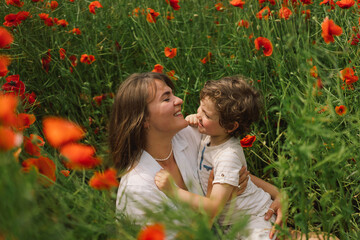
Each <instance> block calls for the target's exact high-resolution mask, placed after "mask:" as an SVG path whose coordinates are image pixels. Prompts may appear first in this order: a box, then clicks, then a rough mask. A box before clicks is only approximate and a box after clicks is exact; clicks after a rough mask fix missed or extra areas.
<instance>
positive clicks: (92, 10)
mask: <svg viewBox="0 0 360 240" xmlns="http://www.w3.org/2000/svg"><path fill="white" fill-rule="evenodd" d="M102 7H103V6H102V5H101V3H100V2H99V1H93V2H91V3H90V5H89V12H90V13H92V14H96V13H95V10H96V9H97V8H102Z"/></svg>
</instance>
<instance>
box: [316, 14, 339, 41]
mask: <svg viewBox="0 0 360 240" xmlns="http://www.w3.org/2000/svg"><path fill="white" fill-rule="evenodd" d="M321 28H322V33H321V36H322V37H323V39H324V41H325V42H326V43H327V44H329V43H330V42H334V37H333V35H335V36H340V35H341V34H342V28H341V27H339V26H338V25H336V24H335V23H334V21H333V20H329V18H328V17H326V18H325V19H324V21H323V22H322V24H321Z"/></svg>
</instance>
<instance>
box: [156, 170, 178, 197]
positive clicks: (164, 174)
mask: <svg viewBox="0 0 360 240" xmlns="http://www.w3.org/2000/svg"><path fill="white" fill-rule="evenodd" d="M155 184H156V186H157V187H158V188H159V189H160V190H161V191H162V192H163V193H165V194H166V195H168V194H170V195H173V194H174V192H175V189H176V185H175V182H174V179H173V178H172V176H171V175H170V173H169V172H168V171H166V170H164V169H161V170H160V171H159V172H157V173H156V175H155Z"/></svg>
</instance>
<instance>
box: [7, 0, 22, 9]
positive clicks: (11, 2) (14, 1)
mask: <svg viewBox="0 0 360 240" xmlns="http://www.w3.org/2000/svg"><path fill="white" fill-rule="evenodd" d="M6 4H7V5H13V6H15V7H22V6H23V5H24V2H21V1H20V0H6Z"/></svg>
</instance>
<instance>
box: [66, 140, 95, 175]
mask: <svg viewBox="0 0 360 240" xmlns="http://www.w3.org/2000/svg"><path fill="white" fill-rule="evenodd" d="M60 153H61V155H63V156H64V157H66V158H67V159H68V162H67V163H66V164H65V165H66V167H67V168H70V169H90V168H94V167H96V166H98V165H99V164H100V163H101V160H100V159H99V158H96V157H94V154H95V149H94V148H93V147H92V146H88V145H84V144H80V143H68V144H66V145H64V146H63V147H61V149H60Z"/></svg>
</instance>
